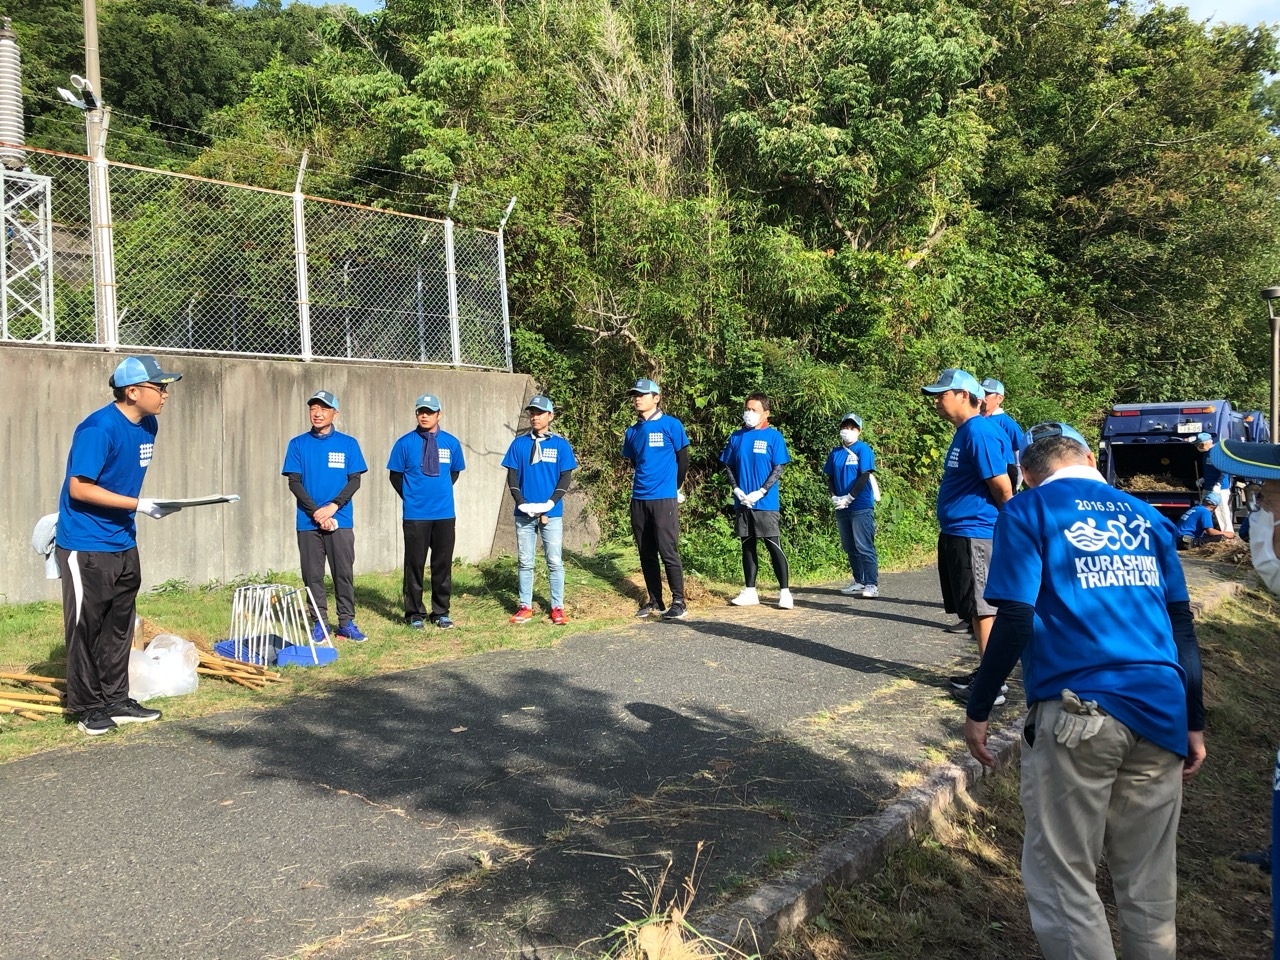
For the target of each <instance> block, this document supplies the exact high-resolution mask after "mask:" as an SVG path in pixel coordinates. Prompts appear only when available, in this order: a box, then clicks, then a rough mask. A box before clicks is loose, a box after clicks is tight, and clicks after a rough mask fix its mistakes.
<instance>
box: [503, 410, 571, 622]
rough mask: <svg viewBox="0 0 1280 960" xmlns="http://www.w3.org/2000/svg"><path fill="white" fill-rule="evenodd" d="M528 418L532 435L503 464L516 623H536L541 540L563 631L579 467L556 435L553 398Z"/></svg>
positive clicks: (555, 615)
mask: <svg viewBox="0 0 1280 960" xmlns="http://www.w3.org/2000/svg"><path fill="white" fill-rule="evenodd" d="M525 413H526V414H528V416H529V429H528V431H527V432H525V433H522V434H520V435H519V436H517V437H516V438H515V439H514V440H512V441H511V446H509V447H508V448H507V455H506V456H505V457H503V458H502V465H503V466H504V467H506V468H507V489H508V490H510V491H511V498H512V499H513V500H514V501H515V504H516V509H515V520H516V565H517V569H518V571H519V578H520V599H519V603H518V605H517V606H516V612H515V613H514V614H512V616H511V622H512V623H528V622H529V621H530V620H532V619H533V565H534V563H535V561H536V560H537V557H538V540H539V539H541V540H542V554H543V556H544V557H546V558H547V579H548V580H549V581H550V586H551V622H552V623H554V624H556V625H557V626H562V625H564V624H566V623H568V622H569V620H568V618H567V617H566V616H565V614H564V560H563V548H564V503H563V500H564V495H565V494H566V493H568V492H569V480H570V478H571V477H572V474H573V471H574V470H575V469H576V468H577V466H578V461H577V458H576V457H574V455H573V447H571V446H570V445H569V441H568V440H566V439H565V438H564V437H561V436H559V435H557V434H554V433H552V432H551V421H553V420H554V419H555V418H556V408H555V404H553V403H552V402H551V398H550V397H545V396H542V395H541V394H539V395H538V396H536V397H534V398H533V399H532V400H530V401H529V404H528V406H526V407H525Z"/></svg>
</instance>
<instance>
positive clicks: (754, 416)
mask: <svg viewBox="0 0 1280 960" xmlns="http://www.w3.org/2000/svg"><path fill="white" fill-rule="evenodd" d="M742 423H743V424H744V425H745V426H746V427H747V429H748V430H754V429H755V428H756V427H758V426H760V414H758V413H756V412H755V411H754V410H743V411H742Z"/></svg>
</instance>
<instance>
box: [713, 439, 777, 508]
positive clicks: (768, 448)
mask: <svg viewBox="0 0 1280 960" xmlns="http://www.w3.org/2000/svg"><path fill="white" fill-rule="evenodd" d="M720 462H721V463H723V464H725V465H726V466H727V467H728V468H729V469H730V470H732V471H733V475H734V477H735V478H736V479H737V481H738V487H739V488H740V489H742V490H743V491H745V492H746V493H751V492H753V491H755V490H759V489H760V488H761V487H763V486H764V482H765V480H767V479H768V478H769V474H770V473H772V472H773V468H774V467H776V466H778V465H780V464H785V463H790V462H791V454H790V453H789V452H788V451H787V441H786V439H785V438H784V437H783V436H782V434H781V433H779V432H778V430H777V429H776V428H774V427H763V428H760V427H756V428H753V429H747V428H746V427H742V428H739V429H737V430H735V431H733V433H731V434H730V435H729V441H728V443H726V444H725V447H724V450H723V451H722V452H721V454H720ZM779 486H780V485H779V484H777V483H775V484H774V485H773V486H772V487H770V488H769V489H768V491H767V492H766V493H765V495H764V496H763V497H761V498H760V499H759V500H757V501H756V505H755V507H754V509H756V510H772V511H775V512H776V511H777V510H778V509H779V508H780V503H779V499H778V487H779ZM734 506H735V508H736V509H738V510H747V509H752V508H749V507H746V506H743V505H742V504H740V503H736V502H735V504H734Z"/></svg>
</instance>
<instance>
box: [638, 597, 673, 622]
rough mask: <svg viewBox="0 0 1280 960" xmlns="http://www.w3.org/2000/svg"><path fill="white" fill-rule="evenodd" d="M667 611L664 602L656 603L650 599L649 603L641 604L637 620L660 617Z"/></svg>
mask: <svg viewBox="0 0 1280 960" xmlns="http://www.w3.org/2000/svg"><path fill="white" fill-rule="evenodd" d="M666 612H667V611H666V610H664V609H663V607H662V604H660V603H654V602H653V601H652V600H650V601H649V602H648V603H644V604H641V605H640V609H639V610H637V611H636V619H637V620H647V619H648V618H649V617H660V616H662V615H663V614H664V613H666Z"/></svg>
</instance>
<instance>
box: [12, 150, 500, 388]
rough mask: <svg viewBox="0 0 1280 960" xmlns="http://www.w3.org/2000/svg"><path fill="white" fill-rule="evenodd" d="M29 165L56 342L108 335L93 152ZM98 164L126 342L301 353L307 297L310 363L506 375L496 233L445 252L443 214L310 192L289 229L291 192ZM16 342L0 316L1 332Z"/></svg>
mask: <svg viewBox="0 0 1280 960" xmlns="http://www.w3.org/2000/svg"><path fill="white" fill-rule="evenodd" d="M28 159H29V165H30V168H31V172H32V173H34V174H37V175H39V176H41V177H47V178H49V184H50V209H51V210H52V217H51V225H52V230H51V233H52V243H51V246H52V250H53V253H52V264H53V268H52V272H53V295H52V300H53V314H54V335H53V339H54V340H56V341H58V342H62V343H77V344H97V343H104V342H106V339H105V337H106V334H105V333H104V331H103V330H100V329H99V327H98V324H97V322H96V321H95V308H94V250H93V232H92V217H91V215H90V178H89V171H90V164H91V161H90V160H89V159H88V158H87V157H79V156H75V155H70V154H58V153H51V152H48V151H40V150H35V149H29V150H28ZM108 168H109V170H108V172H109V189H110V206H111V209H110V220H111V221H112V227H113V243H112V247H111V249H112V250H113V251H114V254H115V257H114V260H115V264H114V269H115V292H116V307H117V321H118V322H117V326H118V330H119V337H118V340H119V346H120V347H121V348H122V349H126V350H128V349H140V350H148V349H155V350H192V351H200V352H211V353H237V354H252V355H257V356H283V357H299V356H302V355H303V352H304V351H303V342H302V340H303V335H302V330H301V326H302V323H301V321H302V317H301V315H300V314H301V311H300V309H299V302H300V301H302V300H305V302H306V303H307V304H308V313H309V318H310V324H309V328H310V354H309V355H310V356H312V357H317V358H344V359H353V360H355V359H359V360H381V361H390V362H398V363H431V364H446V365H452V364H454V363H461V364H462V365H464V366H476V367H485V368H490V369H499V370H505V369H508V368H509V364H508V356H509V349H508V343H507V329H506V322H505V316H506V315H505V301H504V297H505V292H504V289H503V281H502V264H501V262H500V261H501V249H502V248H501V244H500V242H499V238H498V235H497V234H496V233H492V232H490V231H484V230H475V229H471V228H463V229H453V230H452V231H451V234H452V238H453V239H452V246H451V245H450V243H449V242H448V239H447V232H450V231H447V224H446V222H445V221H441V220H432V219H429V218H426V217H421V216H417V215H412V214H403V213H397V212H394V211H389V210H375V209H372V208H369V207H361V206H357V205H355V204H350V203H342V202H340V201H333V200H321V199H317V198H313V197H306V198H305V199H304V200H303V201H302V207H303V216H302V224H303V230H302V233H301V234H298V235H295V227H294V202H295V196H294V195H293V194H287V193H282V192H280V191H277V190H265V189H260V188H255V187H248V186H241V185H238V184H231V183H222V182H219V181H215V180H209V179H206V178H203V177H195V176H189V175H185V174H180V173H173V172H169V171H162V170H151V169H146V168H142V167H137V166H134V165H132V164H123V163H110V164H108ZM10 248H11V249H12V250H13V251H14V252H13V253H12V254H6V256H7V257H9V258H10V259H13V261H14V262H13V263H12V264H10V266H13V267H14V268H15V269H21V268H22V267H23V263H20V262H18V260H19V259H20V257H21V255H22V252H21V251H19V250H17V249H16V248H14V247H13V245H12V244H11V245H10ZM300 248H301V249H302V250H304V251H305V256H306V266H307V271H306V272H307V289H305V290H304V291H303V292H302V293H299V290H298V283H299V280H298V263H297V259H296V257H297V252H298V250H299V249H300ZM0 249H3V244H0ZM450 250H452V253H453V261H454V263H453V264H452V265H451V264H450ZM451 277H452V279H453V281H454V283H455V284H456V292H457V299H456V307H455V309H454V310H453V311H452V312H451V302H450V280H451ZM103 309H108V310H109V304H108V305H107V306H106V307H104V308H103ZM0 314H3V310H2V309H0ZM24 329H25V328H24ZM455 329H456V330H457V342H456V343H455V341H454V337H455V334H454V330H455ZM24 336H25V333H24V330H19V329H18V328H17V327H16V326H15V327H14V329H13V330H6V329H3V327H2V325H0V339H22V338H23V337H24ZM39 338H40V339H48V334H47V331H44V332H41V333H40V334H39Z"/></svg>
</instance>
